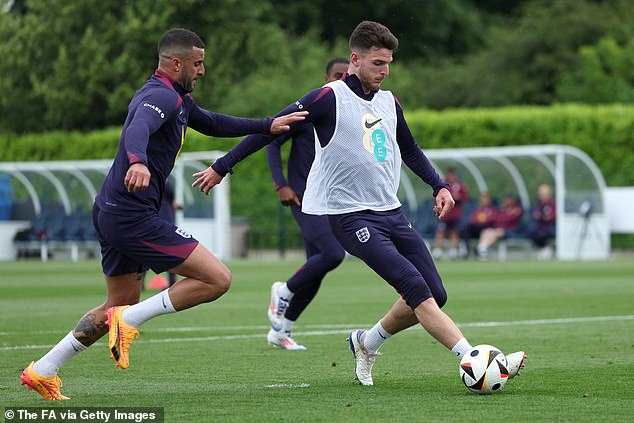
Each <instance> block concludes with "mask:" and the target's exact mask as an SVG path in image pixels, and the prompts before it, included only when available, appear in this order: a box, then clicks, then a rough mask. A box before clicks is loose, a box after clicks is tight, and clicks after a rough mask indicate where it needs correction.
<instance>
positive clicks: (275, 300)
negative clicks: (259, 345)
mask: <svg viewBox="0 0 634 423" xmlns="http://www.w3.org/2000/svg"><path fill="white" fill-rule="evenodd" d="M347 70H348V60H347V59H343V58H337V59H332V60H331V61H329V62H328V64H327V65H326V75H325V76H324V81H325V82H326V83H328V82H332V81H336V80H338V79H341V77H342V76H343V74H344V73H345V72H346V71H347ZM291 137H292V145H291V152H290V155H289V157H288V180H287V179H286V178H284V172H283V170H282V156H281V152H280V149H281V147H282V145H283V144H284V143H285V142H286V141H287V140H288V139H290V138H291ZM266 157H267V159H268V162H269V169H270V170H271V176H272V177H273V181H274V183H275V189H276V190H277V193H278V196H279V198H280V202H281V203H282V204H284V205H286V206H290V207H291V212H292V213H293V217H294V218H295V220H296V221H297V224H298V225H299V228H300V229H301V231H302V235H303V237H304V248H305V249H306V258H307V260H306V262H305V263H304V264H303V265H302V266H301V267H300V268H299V269H298V270H297V271H296V272H295V274H294V275H293V276H291V277H290V279H288V280H287V281H286V282H275V283H274V284H273V286H272V287H271V302H270V304H269V309H268V318H269V322H270V325H271V329H270V330H269V332H268V334H267V340H268V342H269V343H271V344H272V345H275V346H277V347H280V348H282V349H285V350H305V349H306V347H304V346H303V345H299V344H298V343H297V342H295V340H294V339H293V337H292V336H291V329H292V327H293V325H294V324H295V321H296V320H297V318H298V317H299V315H300V314H301V313H302V312H303V311H304V310H305V309H306V307H308V304H310V302H311V301H312V300H313V298H314V297H315V295H316V294H317V291H318V290H319V287H320V285H321V281H322V280H323V278H324V277H325V276H326V273H328V272H329V271H331V270H333V269H334V268H335V267H337V266H338V265H339V264H340V263H341V262H342V261H343V259H344V257H345V253H346V252H345V251H344V249H343V247H341V245H340V244H339V241H337V239H336V238H335V236H334V235H333V233H332V231H331V230H330V225H329V224H328V219H327V218H326V216H315V215H310V214H306V213H302V209H301V202H302V199H303V197H304V191H305V190H306V179H307V178H308V172H309V171H310V166H311V165H312V164H313V159H314V158H315V136H314V130H313V126H312V125H310V124H306V125H300V126H298V127H296V128H295V129H294V130H293V131H289V132H287V133H285V134H284V135H282V136H279V137H277V139H276V140H275V141H274V142H272V143H271V144H269V145H267V146H266Z"/></svg>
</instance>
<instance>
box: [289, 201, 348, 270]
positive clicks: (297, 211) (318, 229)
mask: <svg viewBox="0 0 634 423" xmlns="http://www.w3.org/2000/svg"><path fill="white" fill-rule="evenodd" d="M291 212H292V213H293V217H294V218H295V221H296V222H297V225H299V228H300V230H301V231H302V236H303V237H304V249H305V250H306V257H307V258H308V257H311V256H313V255H315V254H328V255H333V256H342V257H343V256H345V254H346V252H345V251H344V250H343V247H342V246H341V245H339V241H337V239H336V238H335V236H334V234H333V233H332V229H331V228H330V223H329V222H328V216H325V215H314V214H307V213H303V212H302V209H301V207H300V206H296V205H292V206H291ZM326 248H327V249H328V251H324V249H326Z"/></svg>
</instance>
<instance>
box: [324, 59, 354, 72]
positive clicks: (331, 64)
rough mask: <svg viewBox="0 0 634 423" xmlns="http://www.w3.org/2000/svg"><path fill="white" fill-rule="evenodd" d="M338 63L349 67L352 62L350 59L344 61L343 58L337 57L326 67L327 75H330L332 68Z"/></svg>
mask: <svg viewBox="0 0 634 423" xmlns="http://www.w3.org/2000/svg"><path fill="white" fill-rule="evenodd" d="M337 63H344V64H346V65H347V64H349V63H350V61H349V60H348V59H344V58H343V57H335V58H334V59H332V60H331V61H330V62H328V64H327V65H326V74H328V72H330V70H331V69H332V67H333V66H334V65H336V64H337Z"/></svg>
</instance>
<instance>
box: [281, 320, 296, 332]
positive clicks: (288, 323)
mask: <svg viewBox="0 0 634 423" xmlns="http://www.w3.org/2000/svg"><path fill="white" fill-rule="evenodd" d="M294 324H295V321H294V320H288V319H287V318H286V317H282V332H288V333H291V330H292V329H293V325H294Z"/></svg>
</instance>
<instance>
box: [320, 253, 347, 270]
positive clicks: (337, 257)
mask: <svg viewBox="0 0 634 423" xmlns="http://www.w3.org/2000/svg"><path fill="white" fill-rule="evenodd" d="M344 258H346V252H345V250H344V249H343V248H342V249H341V250H340V251H339V250H338V251H334V252H331V253H329V254H325V255H322V262H323V263H324V266H326V267H327V268H328V269H329V270H332V269H334V268H336V267H337V266H339V265H340V264H341V262H342V261H343V259H344Z"/></svg>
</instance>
